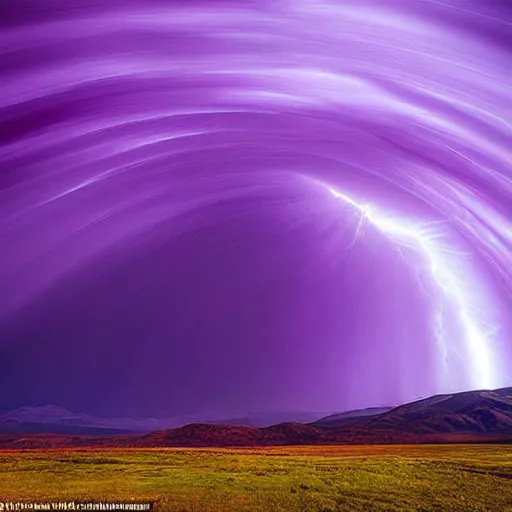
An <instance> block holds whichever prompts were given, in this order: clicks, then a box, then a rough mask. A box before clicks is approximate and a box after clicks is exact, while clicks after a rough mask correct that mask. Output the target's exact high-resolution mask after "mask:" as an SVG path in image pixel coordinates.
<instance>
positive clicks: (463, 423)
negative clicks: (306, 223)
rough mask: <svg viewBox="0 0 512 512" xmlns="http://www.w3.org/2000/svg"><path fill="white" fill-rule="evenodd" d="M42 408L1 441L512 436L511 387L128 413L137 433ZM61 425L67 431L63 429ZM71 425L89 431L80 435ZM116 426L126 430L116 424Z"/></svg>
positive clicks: (1, 424)
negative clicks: (211, 414) (306, 409)
mask: <svg viewBox="0 0 512 512" xmlns="http://www.w3.org/2000/svg"><path fill="white" fill-rule="evenodd" d="M40 409H41V408H38V410H34V408H22V409H18V410H17V411H13V412H12V413H7V414H4V415H3V416H1V417H0V432H3V433H1V434H0V448H4V449H12V448H55V447H74V446H84V447H85V446H103V447H166V446H191V447H192V446H197V447H205V446H276V445H299V444H386V443H404V444H405V443H444V442H512V388H504V389H498V390H494V391H489V390H483V391H468V392H463V393H454V394H445V395H436V396H433V397H430V398H427V399H423V400H418V401H415V402H411V403H407V404H403V405H400V406H398V407H394V408H388V407H386V408H369V409H361V410H357V411H348V412H344V413H339V414H334V415H328V416H326V417H324V418H319V419H315V420H314V421H313V422H305V423H299V422H282V423H278V424H275V425H268V426H253V425H247V424H240V423H236V422H233V423H231V424H218V423H215V422H210V423H204V422H203V423H197V422H196V423H190V424H187V425H184V426H180V427H178V428H164V429H154V431H152V432H149V431H148V429H147V427H148V426H149V423H147V421H146V422H145V423H144V421H143V420H131V421H132V423H131V424H130V425H131V427H132V428H133V427H136V426H138V428H141V427H142V425H143V424H144V425H145V430H142V431H138V432H136V433H134V431H129V430H126V427H127V426H128V424H129V421H127V420H123V421H121V420H102V421H103V422H102V423H101V426H100V427H101V428H99V424H98V421H96V423H94V422H93V420H92V419H91V418H93V417H86V418H85V419H84V416H86V415H82V416H81V415H78V416H73V415H70V413H68V411H65V410H64V409H61V408H58V407H54V406H47V407H45V408H44V410H43V411H41V410H40ZM66 415H68V416H66ZM41 418H44V419H45V422H46V423H45V422H43V421H41ZM35 419H37V420H38V421H33V420H35ZM85 420H87V421H89V423H88V424H87V425H85V424H84V421H85ZM95 420H98V419H97V418H96V419H95ZM137 421H138V423H137ZM80 422H82V423H80ZM16 425H18V427H19V429H18V430H16V428H15V427H16ZM27 425H32V427H31V428H34V427H33V425H38V426H39V427H38V428H40V429H41V430H39V431H37V430H34V431H30V428H28V427H27ZM63 425H64V426H65V428H69V429H70V430H69V431H65V428H63ZM73 425H74V426H75V427H77V426H79V427H80V428H82V429H84V428H85V429H87V428H91V429H92V430H94V431H90V432H89V431H87V430H82V431H81V433H80V434H77V433H76V432H75V431H73V428H71V427H72V426H73ZM121 425H124V429H120V428H115V427H116V426H117V427H120V426H121ZM6 426H9V428H10V429H11V430H8V429H7V427H6ZM42 426H44V428H43V427H42ZM77 428H78V427H77ZM98 428H99V431H98V430H97V429H98ZM95 429H96V430H95ZM149 430H151V429H149Z"/></svg>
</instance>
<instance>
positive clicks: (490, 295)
mask: <svg viewBox="0 0 512 512" xmlns="http://www.w3.org/2000/svg"><path fill="white" fill-rule="evenodd" d="M1 9H2V16H1V17H0V23H1V24H2V31H1V33H0V41H1V45H0V63H1V69H2V76H3V80H2V82H1V83H0V90H1V93H2V94H1V97H0V168H1V176H0V187H1V188H0V246H1V247H2V250H1V251H0V287H1V289H2V290H3V293H2V294H1V295H0V339H1V344H0V354H1V356H2V357H1V361H2V364H1V372H0V375H1V377H0V383H1V385H2V386H3V389H8V390H9V392H8V393H6V394H4V395H3V396H2V398H1V400H0V408H4V409H7V408H12V407H16V406H20V405H36V404H43V403H56V404H59V405H62V406H65V407H69V408H72V409H75V410H77V409H79V410H85V411H89V412H93V413H102V414H111V415H112V414H134V415H139V414H155V415H169V414H184V413H188V412H194V413H195V412H205V411H217V412H220V413H222V414H238V413H241V412H244V411H254V410H298V409H300V410H317V411H330V410H341V409H345V408H350V407H359V406H367V405H383V404H394V403H397V402H401V401H405V400H409V399H414V398H416V397H418V396H424V395H428V394H432V393H436V392H450V391H456V390H463V389H470V388H492V387H499V386H503V385H510V384H511V383H512V381H511V377H510V371H509V370H508V368H509V365H510V364H511V363H512V350H511V347H510V339H511V338H510V335H511V322H510V312H511V311H512V301H511V299H512V295H511V294H512V252H511V250H512V74H511V73H510V70H511V69H512V9H511V8H510V6H508V5H507V4H506V3H500V2H497V1H491V2H489V1H485V2H484V1H483V0H448V1H446V2H440V1H439V2H438V1H434V0H415V1H412V2H411V1H405V0H386V1H384V2H381V1H379V2H376V1H373V0H364V1H362V2H355V1H349V0H341V1H313V0H299V1H278V2H265V1H252V2H249V1H247V2H230V1H223V2H221V1H212V2H197V1H192V2H158V1H151V2H143V1H136V0H133V1H129V2H114V1H110V2H94V1H92V0H90V1H86V2H78V1H71V0H70V1H67V2H64V3H62V2H57V1H53V0H51V1H47V2H44V3H41V2H35V1H33V0H19V1H14V0H12V1H7V2H4V3H3V5H2V7H1Z"/></svg>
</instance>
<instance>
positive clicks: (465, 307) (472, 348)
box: [328, 187, 496, 389]
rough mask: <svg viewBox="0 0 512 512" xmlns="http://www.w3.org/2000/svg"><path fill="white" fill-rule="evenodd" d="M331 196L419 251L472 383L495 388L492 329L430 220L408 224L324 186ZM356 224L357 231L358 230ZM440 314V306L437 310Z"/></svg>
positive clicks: (443, 350) (444, 349)
mask: <svg viewBox="0 0 512 512" xmlns="http://www.w3.org/2000/svg"><path fill="white" fill-rule="evenodd" d="M328 189H329V191H330V192H331V194H332V195H333V196H335V197H336V198H338V199H341V200H342V201H344V202H346V203H348V204H350V205H352V206H353V207H354V208H356V209H357V210H358V211H359V212H360V213H361V216H362V217H361V218H362V219H366V220H368V221H369V222H371V223H372V224H373V225H374V226H375V227H376V228H377V229H378V230H379V231H380V232H382V233H383V234H385V235H386V236H387V237H388V238H390V239H392V240H393V241H394V242H396V243H398V244H400V245H406V246H409V247H415V248H417V249H419V250H420V251H421V253H422V254H423V255H424V257H425V259H426V261H427V262H428V263H429V267H430V271H431V274H432V277H433V280H434V282H435V284H436V286H437V287H438V288H439V289H440V290H441V291H442V293H443V294H444V295H445V296H446V297H447V298H448V299H449V300H450V301H451V302H452V304H453V305H454V307H455V309H456V311H457V313H458V317H459V320H460V324H461V327H462V329H463V333H464V337H465V340H466V344H467V349H468V352H469V355H470V359H471V366H472V368H471V369H472V372H471V374H472V376H473V379H474V385H475V386H476V387H479V388H487V389H489V388H491V389H492V388H493V387H496V375H495V374H494V372H493V364H492V353H491V349H490V347H489V337H490V335H491V334H492V329H489V325H488V324H485V325H483V324H484V322H482V321H481V319H480V313H481V311H480V310H479V308H478V307H476V306H475V304H474V303H473V300H472V298H471V294H469V293H468V290H467V286H466V285H464V282H463V280H461V279H460V278H459V277H458V274H460V269H459V270H457V269H456V268H455V265H454V262H453V261H451V260H450V258H448V254H456V253H455V252H454V251H453V250H449V248H447V247H446V246H444V245H443V244H442V242H441V240H440V239H441V235H440V234H439V232H438V231H437V232H436V230H435V229H433V228H432V226H433V225H434V224H433V223H432V222H430V223H416V224H410V223H407V222H406V221H404V220H403V219H399V218H395V217H390V216H386V215H383V214H381V213H380V212H378V211H377V210H376V209H375V208H373V207H371V206H370V205H365V204H361V203H358V202H357V201H354V200H353V199H351V198H350V197H348V196H346V195H344V194H342V193H340V192H338V191H337V190H335V189H333V188H331V187H328ZM360 226H361V223H359V227H358V231H360ZM438 315H442V309H441V310H440V311H439V312H438ZM443 333H444V328H443V324H442V320H441V319H440V317H439V316H438V318H437V329H436V336H437V338H438V343H439V345H440V350H441V355H442V359H443V366H444V368H445V370H446V354H447V346H446V342H445V340H444V334H443Z"/></svg>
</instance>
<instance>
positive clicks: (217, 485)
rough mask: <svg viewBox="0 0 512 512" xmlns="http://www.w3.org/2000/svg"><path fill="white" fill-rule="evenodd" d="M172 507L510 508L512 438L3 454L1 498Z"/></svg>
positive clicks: (304, 510) (313, 511)
mask: <svg viewBox="0 0 512 512" xmlns="http://www.w3.org/2000/svg"><path fill="white" fill-rule="evenodd" d="M79 499H81V500H98V501H100V500H112V501H115V500H123V501H124V500H127V501H129V500H134V501H138V500H151V501H155V502H156V508H155V510H158V511H178V512H245V511H247V512H249V511H250V512H274V511H281V512H298V511H301V512H334V511H350V512H359V511H360V512H373V511H396V512H397V511H401V512H405V511H407V512H413V511H422V512H431V511H446V512H458V511H460V512H467V511H490V512H491V511H492V512H497V511H499V512H507V511H508V512H512V445H413V446H405V445H404V446H298V447H271V448H250V449H216V448H212V449H182V448H168V449H161V448H159V449H101V450H99V449H98V450H96V449H86V450H84V449H81V450H78V449H74V450H66V449H60V450H48V451H36V450H34V451H2V452H0V500H11V501H14V500H39V501H43V500H53V501H57V500H59V501H63V500H79Z"/></svg>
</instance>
